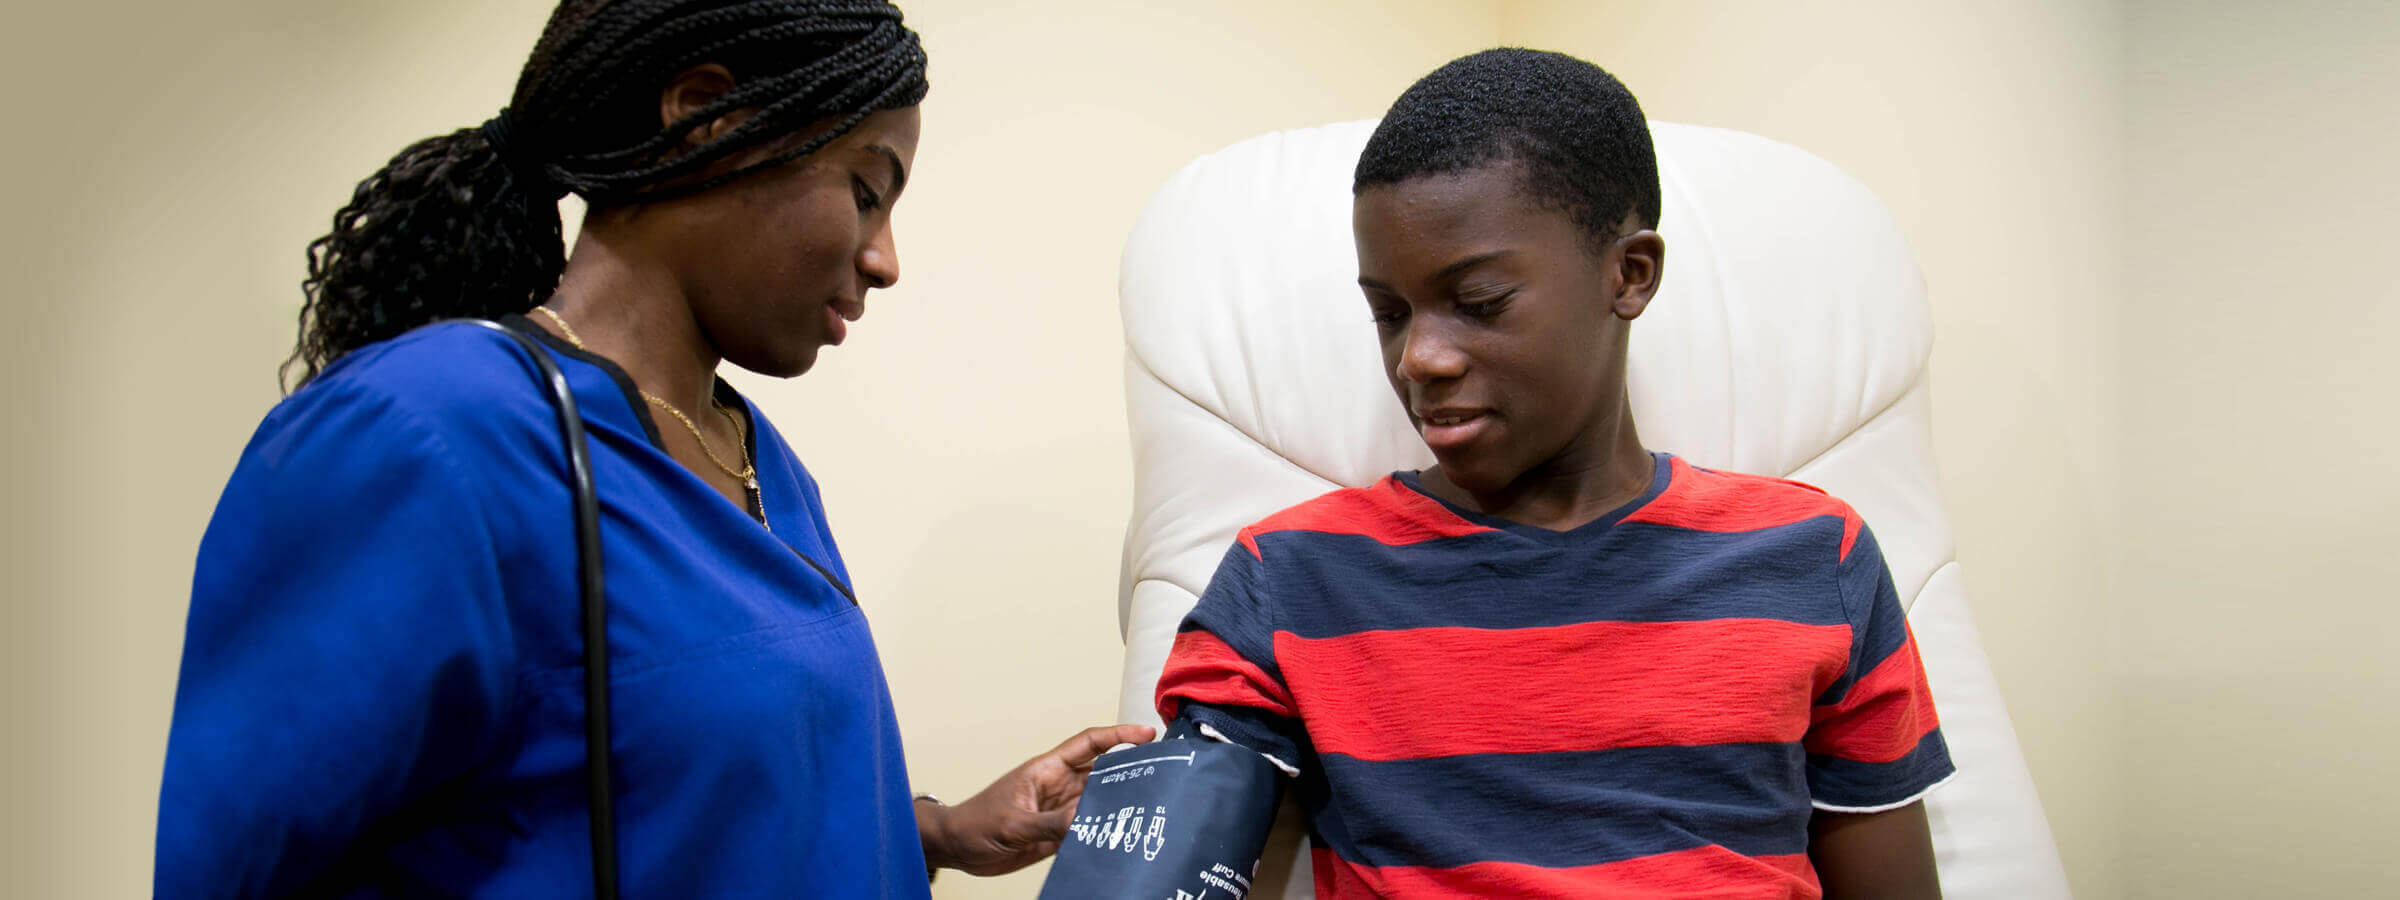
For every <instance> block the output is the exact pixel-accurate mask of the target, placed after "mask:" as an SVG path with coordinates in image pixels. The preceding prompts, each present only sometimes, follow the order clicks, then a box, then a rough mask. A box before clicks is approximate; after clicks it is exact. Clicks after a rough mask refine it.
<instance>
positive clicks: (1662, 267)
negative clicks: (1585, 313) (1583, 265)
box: [1608, 228, 1667, 322]
mask: <svg viewBox="0 0 2400 900" xmlns="http://www.w3.org/2000/svg"><path fill="white" fill-rule="evenodd" d="M1608 261H1609V263H1610V264H1611V265H1613V266H1615V267H1616V270H1617V271H1616V276H1617V278H1616V281H1617V293H1616V296H1615V297H1613V298H1610V302H1609V306H1610V311H1612V312H1614V313H1616V314H1617V318H1620V319H1624V320H1626V321H1628V322H1630V321H1633V320H1634V319H1635V318H1636V317H1639V316H1640V315H1641V314H1642V310H1645V309H1649V308H1650V298H1652V297H1655V296H1657V295H1658V281H1659V279H1660V278H1661V277H1663V276H1665V275H1666V273H1667V240H1666V238H1662V237H1659V236H1658V232H1656V231H1652V230H1650V229H1647V228H1641V229H1637V230H1635V231H1633V232H1631V233H1628V234H1626V235H1625V236H1624V237H1621V238H1618V239H1617V240H1616V243H1615V245H1614V246H1612V247H1610V248H1609V253H1608Z"/></svg>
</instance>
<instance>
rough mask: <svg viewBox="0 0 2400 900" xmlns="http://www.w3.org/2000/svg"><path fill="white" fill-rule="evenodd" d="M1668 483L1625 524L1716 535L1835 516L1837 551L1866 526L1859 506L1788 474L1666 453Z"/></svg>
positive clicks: (1843, 552) (1846, 552) (1845, 547)
mask: <svg viewBox="0 0 2400 900" xmlns="http://www.w3.org/2000/svg"><path fill="white" fill-rule="evenodd" d="M1668 460H1669V462H1670V464H1671V465H1673V466H1674V473H1673V477H1672V479H1671V480H1670V481H1669V482H1668V484H1667V488H1666V490H1664V491H1661V492H1660V493H1659V495H1658V497H1656V498H1655V499H1653V500H1651V501H1650V502H1649V503H1647V504H1644V505H1643V506H1642V508H1640V509H1637V510H1635V511H1633V512H1632V513H1631V514H1629V515H1627V516H1626V517H1625V518H1624V520H1623V523H1624V524H1632V523H1646V524H1651V525H1661V526H1666V527H1670V528H1680V529H1685V530H1689V531H1700V532H1711V533H1718V534H1727V533H1741V532H1754V531H1766V530H1770V529H1777V528H1783V527H1785V526H1791V525H1799V524H1802V523H1806V522H1810V521H1813V520H1818V519H1835V520H1839V521H1840V522H1841V525H1842V529H1841V535H1842V537H1841V553H1840V555H1842V556H1847V555H1849V550H1850V546H1851V544H1852V543H1853V542H1855V541H1856V540H1857V539H1858V533H1859V531H1860V529H1862V528H1865V527H1866V523H1865V521H1864V520H1862V519H1860V518H1859V515H1858V511H1857V510H1856V509H1852V508H1851V506H1850V504H1848V503H1845V502H1843V501H1842V500H1841V498H1839V497H1835V496H1833V495H1832V494H1829V493H1826V491H1825V489H1824V488H1820V487H1817V486H1816V485H1813V484H1808V483H1806V482H1801V481H1793V480H1791V479H1788V478H1775V477H1771V476H1767V475H1752V474H1748V473H1744V472H1733V471H1728V470H1723V469H1709V468H1703V467H1701V466H1696V465H1693V464H1691V463H1690V462H1688V461H1686V460H1684V459H1683V458H1682V457H1679V456H1670V457H1668Z"/></svg>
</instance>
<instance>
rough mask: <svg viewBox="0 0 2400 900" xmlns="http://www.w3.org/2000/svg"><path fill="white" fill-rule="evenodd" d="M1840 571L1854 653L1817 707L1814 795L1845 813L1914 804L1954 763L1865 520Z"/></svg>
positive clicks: (1812, 731) (1812, 730)
mask: <svg viewBox="0 0 2400 900" xmlns="http://www.w3.org/2000/svg"><path fill="white" fill-rule="evenodd" d="M1835 580H1836V582H1837V587H1838V590H1839V592H1840V595H1841V599H1842V602H1843V604H1844V611H1845V614H1846V615H1847V617H1848V619H1849V621H1850V623H1851V650H1850V660H1849V663H1848V667H1847V669H1846V670H1845V671H1844V672H1843V673H1842V676H1841V677H1840V678H1839V679H1837V680H1836V681H1835V682H1834V684H1833V686H1832V687H1831V688H1829V689H1827V690H1826V692H1825V693H1824V695H1822V696H1820V697H1818V698H1817V703H1816V706H1815V708H1814V709H1813V710H1812V715H1811V721H1810V724H1809V729H1808V736H1807V738H1806V742H1805V743H1806V748H1807V751H1808V786H1809V796H1810V800H1811V802H1812V803H1813V804H1814V805H1815V806H1816V807H1817V808H1818V809H1820V810H1826V811H1830V812H1837V813H1845V812H1846V813H1872V812H1881V811H1884V810H1889V809H1894V808H1898V807H1902V806H1906V805H1908V804H1910V803H1914V802H1916V801H1917V800H1919V799H1921V798H1922V797H1923V796H1924V795H1925V792H1926V791H1928V790H1931V789H1932V788H1933V787H1934V786H1936V785H1938V784H1940V783H1941V782H1942V781H1943V780H1945V779H1947V778H1949V777H1950V775H1951V773H1952V772H1953V771H1955V769H1954V767H1953V766H1952V765H1951V762H1950V752H1949V748H1948V746H1947V745H1945V744H1944V743H1943V741H1942V733H1941V729H1940V723H1939V720H1938V718H1937V716H1936V715H1935V712H1934V708H1933V692H1932V689H1931V687H1930V686H1929V685H1928V684H1927V683H1926V680H1925V667H1924V664H1923V662H1922V661H1921V660H1920V659H1919V658H1918V656H1917V646H1916V640H1915V638H1914V637H1913V636H1912V635H1911V634H1910V631H1909V627H1908V616H1907V614H1906V613H1905V612H1904V611H1903V610H1902V609H1901V608H1900V595H1899V591H1898V589H1897V588H1896V587H1894V585H1893V584H1892V575H1891V571H1890V570H1889V568H1887V567H1886V566H1885V565H1884V561H1883V552H1882V550H1881V548H1880V547H1878V546H1877V544H1876V542H1875V535H1874V534H1873V533H1872V532H1870V531H1868V530H1867V529H1866V527H1865V526H1864V525H1860V526H1859V528H1858V533H1857V536H1856V538H1855V540H1854V541H1853V542H1851V543H1850V544H1849V546H1848V548H1847V552H1846V553H1844V554H1843V555H1842V557H1841V559H1840V561H1839V563H1838V564H1837V566H1836V568H1835Z"/></svg>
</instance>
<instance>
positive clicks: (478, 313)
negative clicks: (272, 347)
mask: <svg viewBox="0 0 2400 900" xmlns="http://www.w3.org/2000/svg"><path fill="white" fill-rule="evenodd" d="M706 63H716V64H719V65H722V66H724V67H725V68H726V69H727V70H728V71H730V72H731V73H733V76H734V84H735V86H734V89H733V90H731V91H729V92H727V93H726V94H725V95H724V96H723V97H720V98H718V99H717V100H715V101H714V102H712V103H710V104H708V105H707V106H705V107H703V108H701V109H700V110H698V111H696V112H694V113H692V114H691V115H688V116H685V117H684V118H682V119H680V120H678V121H676V122H673V123H671V124H669V125H667V126H666V127H665V128H663V129H662V128H660V127H659V124H658V94H659V91H660V90H662V89H663V88H664V87H665V86H666V85H667V84H668V82H669V81H670V80H671V79H673V78H674V77H676V76H677V75H679V74H681V73H683V72H685V71H688V70H690V69H691V68H692V67H694V66H698V65H702V64H706ZM925 89H926V82H925V51H924V48H923V47H922V46H921V45H920V44H919V43H918V40H917V35H916V33H915V32H913V31H910V30H909V29H908V28H907V27H906V26H904V25H902V24H901V16H900V10H899V9H898V8H897V7H894V6H893V5H892V4H891V3H889V2H886V0H565V2H562V3H561V4H559V7H558V9H557V10H556V11H555V12H553V13H551V16H550V23H549V25H548V26H547V27H545V28H544V29H543V31H542V37H541V40H540V41H539V42H538V43H536V44H535V45H534V48H533V55H532V57H531V58H529V59H527V60H526V62H525V69H524V71H523V72H522V73H520V74H519V75H518V77H517V87H516V91H515V93H514V94H513V95H512V96H511V97H510V100H509V105H508V107H507V108H506V109H503V110H501V112H500V114H499V115H498V116H495V117H494V118H493V119H492V120H491V121H489V122H486V123H484V124H483V125H482V126H480V127H475V128H464V129H460V130H458V131H454V132H451V133H449V134H446V135H440V136H437V137H431V138H426V139H424V140H422V141H418V142H417V143H415V144H413V145H410V146H409V147H408V149H405V150H402V151H400V154H399V155H398V156H395V157H393V158H392V161H391V162H389V163H387V164H385V165H384V167H383V169H382V170H381V171H378V172H376V173H375V174H374V175H371V176H368V177H367V179H366V180H365V181H361V182H359V184H358V189H357V190H356V191H354V192H353V193H352V194H351V197H350V202H349V204H348V205H346V206H344V207H342V209H341V211H340V212H337V213H335V214H334V217H333V231H332V232H331V233H328V234H326V235H325V236H324V237H321V238H318V239H317V240H316V241H314V242H312V243H310V244H309V246H308V278H307V280H305V281H303V282H302V283H301V288H302V292H303V293H304V294H305V300H304V302H303V303H302V304H301V308H300V338H299V342H298V346H296V347H295V348H294V349H293V351H292V355H291V358H290V359H288V360H286V361H285V362H284V364H283V369H282V375H283V378H284V381H285V384H286V387H287V389H292V388H297V387H298V386H300V385H304V384H307V383H308V381H309V380H310V379H313V378H315V377H316V376H317V374H318V373H320V372H322V371H324V369H325V367H326V366H329V365H331V364H332V363H333V361H334V360H336V359H339V358H341V357H342V355H343V354H346V353H349V352H350V351H352V350H356V349H358V348H360V347H363V346H366V345H368V344H372V343H374V342H377V341H381V340H385V339H388V338H392V337H395V336H398V335H400V334H401V333H403V332H406V331H408V330H409V329H412V328H415V327H417V326H420V325H424V324H427V323H430V322H434V321H437V320H441V319H448V318H459V317H476V318H495V317H498V316H501V315H506V314H509V313H521V312H525V311H527V310H530V309H532V308H533V307H534V306H536V305H538V304H540V303H541V302H542V301H544V300H546V299H548V297H549V296H550V293H551V291H553V290H555V289H556V288H557V286H558V279H559V276H560V274H561V273H562V272H563V271H564V270H565V268H566V259H565V251H564V248H563V246H562V244H563V239H562V236H561V230H560V223H559V217H558V200H559V198H561V197H564V196H565V195H567V194H569V193H573V194H577V195H579V196H581V197H583V198H584V199H585V200H586V201H587V202H588V203H590V204H591V205H592V206H593V207H595V208H599V207H606V206H610V205H616V204H624V203H633V202H652V201H657V200H664V199H668V198H671V197H680V196H685V195H688V194H692V193H697V192H699V191H704V190H708V189H710V188H713V187H716V186H718V185H721V184H724V183H726V182H729V181H732V180H734V179H737V178H741V177H743V176H746V175H749V174H752V173H755V172H757V171H760V170H762V169H767V168H771V167H774V166H779V165H782V164H783V163H786V162H790V161H792V160H795V159H798V158H800V157H803V156H806V155H808V154H810V153H813V152H815V151H817V150H818V149H820V148H822V147H824V146H825V145H826V144H828V143H830V142H832V141H834V140H835V139H837V138H839V137H841V136H842V135H843V134H845V133H847V132H849V131H850V130H851V129H852V128H854V127H856V126H857V125H858V123H859V122H860V121H862V120H864V119H865V118H866V117H867V116H868V115H870V114H873V113H875V112H876V111H879V110H886V109H899V108H903V107H908V106H914V105H916V104H917V103H918V102H920V101H922V100H923V99H924V97H925ZM736 110H751V111H753V112H752V114H751V115H750V116H749V117H748V118H746V119H744V120H742V122H741V123H740V124H738V125H736V126H734V127H733V128H731V129H728V130H727V131H726V132H725V133H724V134H721V135H718V136H717V137H715V138H714V139H711V140H709V141H708V142H707V143H704V144H702V145H700V146H698V147H696V148H693V149H691V150H690V152H684V153H677V152H674V151H675V150H676V149H677V148H678V147H680V146H681V145H682V143H683V142H684V141H685V140H686V139H687V138H688V137H689V136H690V135H691V133H692V132H693V131H694V130H695V129H699V128H702V127H704V126H706V125H708V124H709V123H710V122H713V121H715V120H717V119H718V118H720V117H722V116H724V115H726V114H727V113H731V112H733V111H736ZM821 119H832V120H833V125H832V127H830V128H827V129H825V130H823V131H821V132H818V133H815V134H812V135H810V136H808V138H807V139H806V140H804V141H801V142H799V143H797V144H796V145H794V146H791V147H789V148H787V149H784V150H782V151H781V152H779V153H776V154H774V155H773V156H771V157H769V158H767V159H764V160H761V161H759V162H756V163H751V164H748V165H744V166H741V167H739V168H736V169H733V170H731V171H726V172H722V173H719V174H714V175H708V176H705V177H700V175H701V173H702V172H703V170H705V169H706V168H708V167H709V166H710V165H711V164H712V163H716V162H718V161H720V160H723V159H725V158H726V157H728V156H732V155H734V154H737V153H741V152H743V151H745V150H749V149H752V148H756V147H759V146H762V145H766V144H769V143H772V142H777V141H781V140H783V139H785V138H788V137H791V136H793V135H795V134H797V133H799V132H800V131H801V130H802V129H804V128H806V127H807V126H808V125H809V123H812V122H816V121H818V120H821ZM295 369H297V370H298V375H299V377H298V379H297V380H296V381H295V380H294V379H293V378H292V375H293V372H294V370H295Z"/></svg>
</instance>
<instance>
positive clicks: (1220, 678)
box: [1157, 631, 1293, 722]
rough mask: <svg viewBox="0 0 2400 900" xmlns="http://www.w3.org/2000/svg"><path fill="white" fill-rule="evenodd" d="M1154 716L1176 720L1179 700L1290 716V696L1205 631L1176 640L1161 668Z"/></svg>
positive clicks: (1248, 661) (1277, 684) (1255, 665)
mask: <svg viewBox="0 0 2400 900" xmlns="http://www.w3.org/2000/svg"><path fill="white" fill-rule="evenodd" d="M1157 696H1158V717H1159V718H1160V719H1163V720H1165V721H1169V722H1172V721H1175V713H1176V711H1177V710H1179V709H1181V708H1182V707H1183V701H1186V700H1190V701H1194V702H1198V703H1214V704H1219V705H1223V706H1239V707H1244V708H1248V709H1258V710H1264V711H1266V712H1270V713H1274V714H1275V715H1278V716H1284V717H1286V718H1290V717H1292V715H1293V713H1292V695H1291V692H1289V691H1287V690H1285V689H1284V686H1283V683H1282V682H1279V681H1276V680H1275V678H1274V677H1273V676H1270V675H1268V674H1267V671H1266V670H1265V669H1262V668H1259V667H1258V665H1257V664H1256V663H1253V662H1251V661H1250V660H1248V659H1246V658H1243V656H1242V654H1241V653H1239V652H1237V651H1235V650H1234V649H1233V646H1232V645H1230V644H1227V643H1225V641H1224V639H1222V638H1219V637H1217V636H1216V635H1213V634H1210V633H1208V632H1205V631H1186V632H1183V633H1181V634H1177V635H1176V636H1175V646H1174V647H1173V648H1171V649H1169V650H1168V651H1167V667H1166V670H1165V671H1163V672H1161V673H1159V676H1158V695H1157Z"/></svg>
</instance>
